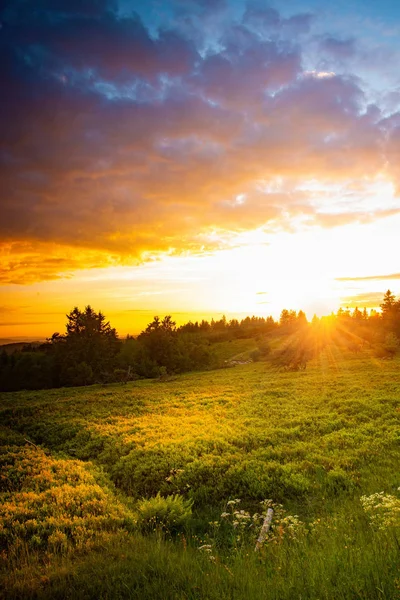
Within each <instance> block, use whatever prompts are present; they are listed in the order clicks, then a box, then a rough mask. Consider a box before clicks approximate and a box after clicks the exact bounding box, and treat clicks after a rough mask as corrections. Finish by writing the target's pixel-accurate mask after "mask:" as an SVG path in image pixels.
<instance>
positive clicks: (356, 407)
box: [0, 345, 400, 600]
mask: <svg viewBox="0 0 400 600" xmlns="http://www.w3.org/2000/svg"><path fill="white" fill-rule="evenodd" d="M398 369H399V362H398V359H397V360H393V361H382V360H378V359H374V358H373V357H372V356H371V355H370V353H369V352H368V351H362V352H360V353H359V354H357V355H353V354H350V353H349V352H348V351H346V350H344V349H343V348H342V347H340V345H336V346H334V345H330V346H327V347H326V348H325V350H324V351H323V352H322V353H321V354H320V355H319V356H317V357H316V358H315V359H314V360H313V361H311V362H310V363H309V364H308V366H307V370H305V371H299V372H285V371H281V370H279V369H276V368H274V367H272V366H271V365H270V364H269V363H265V362H260V363H254V364H248V365H242V366H238V367H235V368H227V369H221V370H218V371H210V372H205V373H192V374H186V375H181V376H179V377H177V378H175V379H174V380H169V381H156V380H154V381H139V382H134V383H131V384H128V385H124V386H122V385H112V386H92V387H90V388H79V389H78V388H77V389H71V388H70V389H60V390H51V391H46V392H20V393H13V394H3V395H2V396H1V408H2V412H1V420H2V423H3V424H4V426H3V427H2V428H1V430H0V439H1V440H2V443H3V448H4V451H3V454H2V468H3V471H2V473H3V476H2V480H1V482H2V500H3V504H2V512H1V516H2V526H3V529H2V530H1V539H2V544H3V554H2V564H3V579H4V582H5V585H6V589H7V595H8V597H10V598H17V597H21V596H22V597H41V598H42V597H43V598H46V597H47V598H69V597H70V598H72V597H74V598H75V597H81V598H84V597H85V598H98V597H104V598H126V597H128V598H129V597H131V598H171V599H172V598H193V599H194V598H231V597H232V598H233V597H234V598H243V599H245V598H246V599H247V598H257V599H258V598H260V599H261V598H268V599H269V598H274V599H275V598H276V599H278V598H279V599H285V598H288V599H289V598H290V599H291V598H294V597H302V598H309V599H310V600H311V599H315V598H327V599H328V598H329V599H330V598H335V599H336V598H346V599H350V598H364V599H367V598H390V599H392V598H398V597H400V596H399V592H398V590H399V583H398V574H397V568H398V552H399V546H398V543H399V542H398V535H399V533H398V528H397V525H396V523H397V522H396V521H393V519H392V517H393V515H392V514H391V513H390V512H389V513H388V515H389V516H388V519H389V521H388V522H390V523H391V527H379V528H378V527H375V526H374V523H373V522H372V521H371V520H370V518H369V514H368V510H366V509H365V507H364V508H363V504H362V502H361V497H362V496H367V497H369V496H371V495H373V494H377V493H379V492H385V496H384V497H385V498H389V499H392V500H390V501H388V502H387V507H386V508H385V510H389V509H390V510H391V507H394V509H395V508H396V507H397V506H398V500H396V498H398V494H399V492H398V489H397V488H398V487H399V486H400V480H399V464H400V461H399V439H400V438H399V435H400V433H399V432H400V410H399V409H400V382H399V380H398V376H397V374H398ZM26 440H29V441H30V442H32V443H33V444H35V445H36V446H38V447H35V446H32V444H27V442H26ZM82 461H90V462H82ZM113 485H115V486H116V488H114V487H113ZM158 492H161V494H162V495H164V496H167V495H172V494H180V495H182V496H183V498H185V499H187V500H193V501H194V504H193V509H192V510H193V514H192V517H191V518H190V519H189V521H187V522H186V524H185V528H184V531H183V532H182V534H179V535H178V536H176V534H174V535H172V532H171V533H169V532H168V528H167V529H162V531H161V530H159V528H158V526H157V527H155V531H154V533H151V531H150V533H148V534H147V535H146V536H145V537H143V536H142V534H140V533H139V530H138V528H137V526H136V525H135V523H136V521H137V516H138V513H137V506H138V505H137V504H136V503H137V501H139V500H141V498H143V497H145V498H150V497H154V496H155V495H156V494H157V493H158ZM235 498H240V499H241V504H240V506H241V507H242V508H243V510H244V511H245V512H246V511H248V512H249V513H250V514H253V513H254V512H255V511H257V510H259V506H260V505H259V502H260V501H261V500H264V499H266V498H271V499H272V500H273V501H275V502H281V503H282V504H283V506H284V510H285V511H286V514H287V515H292V516H293V515H298V519H299V520H300V521H301V522H302V523H304V531H301V532H300V530H299V535H298V536H296V537H295V538H291V537H290V536H289V537H288V538H287V539H286V537H285V536H283V535H281V534H280V533H279V532H280V531H281V530H280V529H279V527H280V526H279V523H278V521H276V523H275V527H276V529H275V531H274V536H275V537H274V539H271V542H269V543H268V544H267V545H266V547H265V548H264V549H263V550H262V552H261V553H260V555H259V556H257V557H256V556H255V555H254V544H255V539H256V537H257V531H256V527H254V528H253V529H249V531H248V533H246V537H245V538H243V539H242V540H237V532H236V530H233V529H232V530H231V531H230V530H229V528H228V529H227V525H226V524H225V525H224V524H223V523H222V521H223V519H222V518H221V514H222V513H223V512H224V510H225V509H226V503H227V501H228V500H232V499H235ZM378 499H379V497H378ZM373 501H374V500H373V499H372V500H370V501H369V502H370V503H371V502H373ZM367 503H368V501H367ZM257 507H258V508H257ZM394 509H393V510H394ZM160 510H161V509H160ZM385 514H386V513H385ZM386 516H387V515H386ZM276 518H277V517H276ZM393 518H394V517H393ZM390 519H392V520H390ZM289 522H292V521H290V519H289ZM216 523H217V524H218V525H216ZM393 523H395V526H393ZM282 531H283V530H282ZM396 532H397V533H396ZM78 533H79V535H80V538H79V539H78V537H79V536H78ZM77 536H78V537H77ZM396 536H397V537H396ZM242 542H243V543H242ZM202 545H207V546H210V547H211V548H212V556H213V557H214V560H213V561H210V560H209V558H208V557H207V555H204V553H202V552H201V551H199V550H198V548H199V546H202Z"/></svg>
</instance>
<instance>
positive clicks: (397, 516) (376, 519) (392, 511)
mask: <svg viewBox="0 0 400 600" xmlns="http://www.w3.org/2000/svg"><path fill="white" fill-rule="evenodd" d="M398 491H400V488H398ZM360 500H361V504H362V507H363V509H364V511H365V513H366V514H367V515H368V517H369V520H370V523H371V525H373V526H375V527H376V528H377V529H387V528H389V527H400V498H397V497H396V496H391V495H390V494H385V492H377V493H376V494H372V495H371V496H361V498H360Z"/></svg>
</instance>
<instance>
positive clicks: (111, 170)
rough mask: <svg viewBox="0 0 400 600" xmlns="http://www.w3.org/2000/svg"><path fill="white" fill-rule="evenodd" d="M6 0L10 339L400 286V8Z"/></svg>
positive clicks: (355, 299) (276, 310)
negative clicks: (87, 324) (70, 324)
mask: <svg viewBox="0 0 400 600" xmlns="http://www.w3.org/2000/svg"><path fill="white" fill-rule="evenodd" d="M17 4H18V3H9V4H8V5H7V3H6V7H5V8H4V9H2V11H1V13H0V21H1V28H0V41H1V42H0V43H1V47H2V56H3V57H4V59H2V61H1V64H0V82H1V87H2V90H5V91H6V93H5V102H4V106H3V108H2V111H1V115H0V122H1V126H2V135H1V138H0V146H1V148H0V161H1V164H2V170H1V179H0V186H1V192H0V233H1V237H0V338H1V339H2V340H14V339H21V338H24V339H43V338H45V337H48V336H50V335H51V334H52V333H53V332H54V331H62V330H63V329H64V326H65V314H66V313H67V312H68V311H69V310H70V309H71V308H72V307H73V306H80V307H83V306H84V305H87V304H91V305H92V306H94V307H95V308H96V309H97V310H102V311H103V312H104V313H105V314H106V316H107V318H108V319H109V320H110V321H111V322H112V325H113V326H114V327H116V329H117V331H118V333H119V334H120V335H126V334H127V333H130V334H136V333H139V332H140V331H141V330H142V329H143V327H145V325H146V324H147V323H148V322H149V321H151V319H152V318H153V316H154V315H156V314H160V315H163V314H172V315H173V316H174V319H175V320H176V321H177V323H178V324H180V323H183V322H186V321H188V320H192V321H196V320H201V319H203V318H206V319H211V318H212V317H214V318H220V317H221V315H222V314H225V315H226V316H227V318H233V317H238V318H240V317H244V316H246V315H252V314H254V315H260V316H267V315H272V316H274V318H278V317H279V314H280V312H281V310H282V309H283V308H288V309H294V310H300V309H303V310H304V311H305V312H306V314H307V317H308V318H309V319H311V318H312V316H313V314H314V313H316V314H317V315H323V314H329V313H330V312H332V311H337V310H338V308H339V307H340V306H343V307H346V306H348V307H352V308H354V307H355V306H358V307H359V308H364V307H367V308H376V307H379V305H380V303H381V301H382V297H383V294H384V292H385V291H386V290H387V289H388V288H390V289H391V290H392V291H393V292H394V294H396V295H398V294H399V293H400V263H399V252H398V248H399V232H400V186H399V184H400V179H399V173H400V172H399V159H400V79H399V75H398V64H399V59H400V42H399V36H398V25H399V20H400V8H399V7H397V5H396V6H395V5H394V4H395V3H391V2H383V3H379V8H378V3H376V2H373V1H372V0H371V1H368V2H361V0H360V1H356V2H354V3H352V4H351V6H350V5H349V6H347V4H346V3H339V2H333V3H330V4H327V3H323V2H318V1H316V0H304V1H301V2H297V1H296V2H295V1H294V0H292V1H291V0H289V1H288V2H285V3H280V2H274V3H271V4H270V5H267V4H266V3H265V2H253V1H249V2H245V0H215V1H207V0H190V1H188V2H181V1H179V0H168V1H166V2H159V1H157V0H152V1H149V2H136V1H135V0H120V1H117V0H116V1H113V0H111V1H108V0H102V1H100V2H94V1H93V2H92V1H89V2H82V3H80V2H65V3H63V2H57V3H53V2H50V1H49V2H47V1H44V2H40V3H39V4H38V5H36V4H35V3H30V2H26V3H25V2H22V3H20V4H21V6H20V7H19V8H18V6H17ZM22 5H23V7H22Z"/></svg>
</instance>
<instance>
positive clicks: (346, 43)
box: [320, 36, 356, 60]
mask: <svg viewBox="0 0 400 600" xmlns="http://www.w3.org/2000/svg"><path fill="white" fill-rule="evenodd" d="M320 50H322V52H325V53H327V54H329V55H330V56H332V58H334V59H337V60H345V59H348V58H352V57H353V56H354V55H355V54H356V43H355V40H354V39H344V40H343V39H338V38H336V37H332V36H327V37H324V38H323V39H322V40H321V41H320Z"/></svg>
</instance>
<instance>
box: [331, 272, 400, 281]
mask: <svg viewBox="0 0 400 600" xmlns="http://www.w3.org/2000/svg"><path fill="white" fill-rule="evenodd" d="M390 279H400V273H391V274H389V275H367V276H365V277H337V278H336V281H380V280H383V281H387V280H390Z"/></svg>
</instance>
